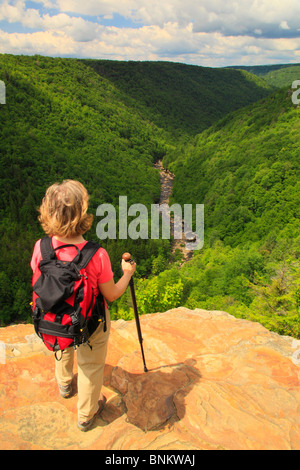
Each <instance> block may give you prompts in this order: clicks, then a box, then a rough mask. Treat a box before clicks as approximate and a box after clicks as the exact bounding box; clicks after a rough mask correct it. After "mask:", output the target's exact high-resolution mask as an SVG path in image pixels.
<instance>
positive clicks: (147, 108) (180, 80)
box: [84, 60, 273, 137]
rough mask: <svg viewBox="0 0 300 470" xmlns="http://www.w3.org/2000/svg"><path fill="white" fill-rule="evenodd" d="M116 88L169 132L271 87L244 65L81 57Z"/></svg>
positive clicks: (191, 129)
mask: <svg viewBox="0 0 300 470" xmlns="http://www.w3.org/2000/svg"><path fill="white" fill-rule="evenodd" d="M84 63H86V64H88V65H90V66H91V67H93V69H94V70H96V71H97V72H98V73H99V74H100V75H101V76H103V77H106V78H107V79H108V80H109V81H110V82H111V83H113V84H114V85H115V86H116V88H118V89H119V90H121V91H122V92H124V93H126V96H127V100H128V101H127V104H128V105H129V106H134V107H135V108H136V109H138V110H140V112H141V115H142V116H147V117H148V118H149V119H150V120H151V121H152V122H154V123H155V124H156V125H158V126H159V127H163V128H164V129H167V130H168V131H169V132H170V133H171V134H172V135H173V136H175V137H178V136H179V135H181V136H184V135H187V136H190V135H195V134H199V132H202V131H203V130H204V129H206V128H207V127H209V126H210V125H211V124H213V123H214V122H216V121H217V120H218V119H221V118H222V117H223V116H224V115H225V114H227V113H228V112H231V111H234V110H236V109H238V108H240V107H242V106H246V105H247V104H250V103H253V102H255V101H257V100H258V99H260V98H263V97H264V96H267V95H268V94H269V93H270V91H271V90H272V89H273V87H272V86H270V85H268V84H267V82H265V81H264V80H262V79H260V78H258V77H256V76H255V75H251V74H249V73H248V72H247V71H241V70H233V69H231V70H230V69H213V68H208V67H197V66H193V65H186V64H179V63H178V64H177V63H170V62H133V61H129V62H119V61H112V60H110V61H108V60H97V61H95V60H84Z"/></svg>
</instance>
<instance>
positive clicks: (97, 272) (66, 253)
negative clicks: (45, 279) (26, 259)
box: [30, 237, 113, 295]
mask: <svg viewBox="0 0 300 470" xmlns="http://www.w3.org/2000/svg"><path fill="white" fill-rule="evenodd" d="M86 243H87V241H86V240H85V241H84V242H82V243H76V244H75V243H74V244H75V245H76V246H77V247H78V248H79V250H81V249H82V248H83V247H84V245H85V244H86ZM40 245H41V240H38V241H37V242H36V244H35V246H34V250H33V254H32V258H31V263H30V266H31V269H32V271H33V277H32V283H33V284H35V282H36V281H37V279H38V278H39V276H40V274H41V271H40V270H39V268H38V266H39V262H40V261H41V259H42V255H41V249H40ZM52 245H53V248H57V247H58V246H63V245H66V243H63V242H60V241H59V240H57V239H56V238H55V237H52ZM55 253H56V256H57V258H58V259H60V260H64V261H72V259H73V258H74V257H75V256H76V254H77V250H76V249H75V248H73V247H68V248H62V249H61V250H57V251H56V252H55ZM86 272H87V274H88V276H89V280H90V282H91V285H92V288H93V290H94V294H95V295H98V294H99V287H98V285H99V284H103V283H105V282H108V281H110V280H111V279H112V278H113V272H112V269H111V263H110V259H109V256H108V253H107V251H106V250H105V249H104V248H100V249H99V250H98V251H97V253H96V254H95V255H94V256H93V258H92V259H91V261H90V262H89V264H88V265H87V267H86Z"/></svg>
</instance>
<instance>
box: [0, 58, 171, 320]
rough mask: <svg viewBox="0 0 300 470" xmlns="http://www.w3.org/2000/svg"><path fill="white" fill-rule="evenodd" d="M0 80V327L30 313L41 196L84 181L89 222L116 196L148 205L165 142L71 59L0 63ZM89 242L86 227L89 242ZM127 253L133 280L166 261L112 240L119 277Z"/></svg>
mask: <svg viewBox="0 0 300 470" xmlns="http://www.w3.org/2000/svg"><path fill="white" fill-rule="evenodd" d="M0 77H1V79H3V81H4V82H5V84H6V104H5V105H2V106H1V107H0V126H1V138H0V155H1V189H0V211H1V223H0V233H1V247H0V270H1V273H0V293H1V296H0V308H1V316H0V321H1V322H2V323H5V322H7V321H12V320H14V321H18V320H21V319H26V318H27V316H28V315H29V314H30V311H29V301H30V283H31V272H30V268H29V261H30V257H31V253H32V248H33V245H34V241H35V240H36V239H37V238H38V237H39V236H40V235H41V234H42V232H41V230H40V227H39V224H38V221H37V215H38V213H37V207H38V206H39V205H40V203H41V200H42V197H43V195H44V193H45V190H46V188H47V187H48V186H49V185H50V184H52V183H54V182H55V181H62V180H63V179H66V178H71V179H78V180H80V181H82V182H83V183H84V184H85V185H86V187H87V188H88V191H89V193H90V195H91V212H92V213H93V214H94V215H95V212H96V208H97V207H98V205H99V204H101V203H103V202H108V203H112V204H114V205H115V206H116V208H117V207H118V198H119V195H126V196H127V197H128V204H132V203H133V202H140V203H143V204H145V205H147V206H149V205H150V204H151V203H153V202H154V201H155V200H156V199H157V198H158V197H159V192H160V184H159V174H158V172H157V171H156V170H154V169H153V166H152V165H153V162H154V161H155V160H156V159H157V158H159V157H161V156H163V155H164V153H165V151H166V148H167V146H168V145H169V144H168V140H167V138H166V134H165V133H164V131H163V130H160V129H158V128H157V127H156V126H154V125H153V124H152V123H150V122H146V121H145V120H143V119H142V118H141V117H140V115H139V114H138V113H137V112H136V111H135V110H134V109H132V108H128V107H127V106H126V105H125V104H124V96H123V95H122V93H121V92H120V91H118V90H117V89H115V87H114V86H113V85H111V84H110V83H109V82H108V81H107V80H106V79H104V78H102V77H100V76H99V75H98V74H97V73H96V72H94V71H93V70H92V69H91V68H90V67H86V66H85V65H84V64H83V63H81V62H78V61H77V60H72V59H51V58H45V57H25V56H24V57H17V56H8V55H4V56H0ZM95 223H96V218H95ZM95 234H96V230H95V224H94V227H93V229H92V230H91V232H90V234H89V236H90V237H92V238H95ZM133 246H134V249H135V252H136V253H137V257H138V259H139V269H140V273H141V274H145V272H147V271H149V269H151V261H152V259H153V258H155V257H156V256H157V254H158V250H159V249H162V248H163V247H164V252H165V251H166V256H167V254H168V249H167V247H165V243H163V242H162V241H149V243H147V244H146V243H143V244H142V243H139V241H135V242H134V245H133V242H132V241H131V240H125V241H122V242H119V243H117V244H116V243H115V241H111V242H110V243H109V247H110V254H111V258H112V261H113V263H114V267H115V269H116V271H117V274H118V266H119V259H120V257H121V255H122V252H123V251H127V250H129V251H130V250H131V249H132V247H133ZM117 260H118V263H117ZM26 312H27V313H26Z"/></svg>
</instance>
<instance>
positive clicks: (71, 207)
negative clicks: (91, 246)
mask: <svg viewBox="0 0 300 470" xmlns="http://www.w3.org/2000/svg"><path fill="white" fill-rule="evenodd" d="M88 203H89V195H88V192H87V190H86V189H85V187H84V186H83V185H82V184H81V183H80V182H79V181H74V180H64V181H63V182H62V183H54V184H53V185H52V186H50V187H49V188H48V189H47V191H46V194H45V197H44V198H43V201H42V204H41V206H40V208H39V213H40V215H39V221H40V223H41V226H42V227H43V230H44V232H45V233H46V234H47V235H50V236H53V235H57V236H60V237H64V238H72V237H76V236H78V235H83V234H84V233H85V232H87V231H88V230H89V229H90V228H91V225H92V223H93V216H92V215H91V214H87V210H88Z"/></svg>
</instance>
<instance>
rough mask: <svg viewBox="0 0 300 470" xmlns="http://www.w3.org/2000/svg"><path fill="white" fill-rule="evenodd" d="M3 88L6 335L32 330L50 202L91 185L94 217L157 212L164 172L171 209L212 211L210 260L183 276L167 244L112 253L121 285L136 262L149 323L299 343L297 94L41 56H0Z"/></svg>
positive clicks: (175, 68)
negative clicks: (186, 322)
mask: <svg viewBox="0 0 300 470" xmlns="http://www.w3.org/2000/svg"><path fill="white" fill-rule="evenodd" d="M0 80H3V81H4V82H5V85H6V104H5V105H1V106H0V125H1V139H0V157H1V186H0V211H1V222H0V236H1V248H0V259H1V261H0V294H1V297H0V325H5V324H7V323H10V322H20V321H26V320H29V318H30V308H29V302H30V297H31V271H30V267H29V262H30V258H31V253H32V248H33V245H34V242H35V241H36V239H37V238H39V237H40V236H41V235H42V232H41V229H40V227H39V224H38V221H37V215H38V214H37V207H38V206H39V204H40V202H41V199H42V197H43V195H44V193H45V190H46V188H47V187H48V186H49V185H50V184H52V183H53V182H55V181H61V180H63V179H66V178H74V179H79V180H80V181H82V183H83V184H85V186H86V187H87V189H88V191H89V193H90V195H91V209H90V210H91V212H92V213H93V214H94V215H95V214H96V208H97V207H98V205H99V204H101V203H104V202H106V203H112V204H114V206H115V207H116V209H118V198H119V196H120V195H126V196H127V197H128V205H130V204H132V203H143V204H145V205H146V206H147V207H149V206H150V204H152V203H154V202H156V201H157V200H158V198H159V193H160V184H159V172H158V170H156V169H154V168H153V163H154V162H155V161H157V160H158V159H161V158H164V163H165V165H166V166H168V167H169V168H170V169H172V171H174V172H175V175H176V178H175V185H174V195H173V200H174V201H177V202H180V203H181V204H186V203H192V204H195V203H201V204H202V203H204V204H205V237H206V238H205V246H204V249H203V250H201V252H199V253H195V255H194V258H193V260H192V261H191V262H189V263H187V264H186V265H185V266H184V267H182V268H181V269H179V264H178V263H177V262H176V259H177V258H178V254H177V255H176V256H177V257H176V256H175V257H174V256H172V255H171V249H170V242H169V240H150V239H149V240H130V239H128V240H109V241H103V243H102V245H103V246H104V247H105V248H106V249H107V250H108V252H109V255H110V257H111V260H112V265H113V270H114V272H115V274H116V278H117V277H118V275H119V274H120V258H121V254H122V253H123V252H124V251H131V252H132V253H133V255H134V257H135V259H136V260H137V262H138V270H137V273H136V278H137V282H136V285H137V297H138V303H139V309H140V312H141V313H147V312H153V311H163V310H164V309H168V308H171V307H175V306H178V305H186V306H192V307H196V306H197V307H200V308H201V307H203V308H212V309H215V308H220V307H222V308H224V309H227V310H228V311H230V313H233V314H236V315H244V316H246V317H247V318H254V319H257V318H259V319H260V318H265V315H269V317H270V318H271V320H270V322H269V324H268V325H267V326H269V327H271V328H275V329H277V330H280V331H282V332H286V331H287V332H289V333H290V332H292V333H293V334H294V335H297V334H298V333H297V331H298V330H299V327H298V326H297V325H298V323H297V321H296V320H295V319H296V314H298V309H299V305H300V295H299V292H300V291H299V287H300V286H299V275H298V273H299V268H298V264H297V263H298V261H297V257H298V252H299V237H298V235H299V232H298V231H299V225H298V223H299V202H300V201H299V187H298V184H299V183H298V181H299V166H298V165H299V164H298V161H299V150H298V148H299V147H298V142H297V136H298V135H299V109H296V108H295V107H294V106H293V105H292V104H291V97H290V95H288V90H283V91H282V92H281V93H279V94H275V95H272V96H270V97H269V98H266V96H267V95H269V94H270V92H271V90H272V89H273V88H271V87H270V86H269V85H267V84H266V82H264V81H261V80H260V79H257V77H255V76H253V75H251V74H249V73H247V72H240V71H236V70H229V69H223V70H222V69H207V68H202V67H195V66H185V65H183V64H169V63H133V62H129V63H125V62H120V63H118V62H114V61H111V62H110V61H87V60H76V59H53V58H47V57H41V56H34V57H26V56H12V55H2V56H1V55H0ZM264 97H265V98H264ZM261 98H264V99H263V101H259V102H258V103H257V104H253V105H250V103H254V102H257V101H258V100H261ZM246 105H248V106H247V107H246V108H244V107H245V106H246ZM238 109H239V110H238ZM232 111H234V112H233V113H232ZM220 118H221V120H220ZM209 126H212V127H209ZM96 223H97V217H96V216H95V222H94V225H93V228H92V230H91V231H90V233H89V236H88V238H94V239H95V238H97V237H96ZM280 273H281V274H280ZM297 289H298V290H297ZM278 292H279V293H278ZM255 302H256V303H255ZM129 305H130V300H129V297H128V296H127V297H126V296H124V297H123V298H122V299H121V301H120V302H119V303H117V304H114V305H112V306H111V310H112V313H113V315H116V316H120V315H121V316H123V317H124V318H129V317H130V315H131V313H130V312H129V313H128V306H129ZM268 305H269V307H268ZM270 305H271V306H270ZM253 312H255V315H256V316H255V315H254V313H253ZM286 314H288V321H286V318H287V317H286ZM269 317H268V318H269ZM274 318H275V319H277V318H280V322H277V320H276V321H273V319H274ZM297 318H298V317H297ZM281 320H282V321H281ZM293 328H294V330H293ZM297 328H298V330H297Z"/></svg>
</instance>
